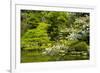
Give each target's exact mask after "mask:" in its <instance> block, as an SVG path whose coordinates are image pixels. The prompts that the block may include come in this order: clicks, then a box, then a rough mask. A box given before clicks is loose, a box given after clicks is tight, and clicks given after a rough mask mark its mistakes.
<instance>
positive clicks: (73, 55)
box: [21, 10, 90, 62]
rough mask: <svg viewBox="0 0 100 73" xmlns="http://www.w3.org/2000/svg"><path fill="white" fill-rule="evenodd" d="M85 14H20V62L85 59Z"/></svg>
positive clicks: (55, 12)
mask: <svg viewBox="0 0 100 73" xmlns="http://www.w3.org/2000/svg"><path fill="white" fill-rule="evenodd" d="M89 22H90V16H89V13H80V12H58V11H35V10H21V59H22V60H21V62H41V61H42V62H44V61H61V60H83V59H89V34H90V33H89V31H90V25H89V24H90V23H89Z"/></svg>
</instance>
